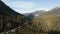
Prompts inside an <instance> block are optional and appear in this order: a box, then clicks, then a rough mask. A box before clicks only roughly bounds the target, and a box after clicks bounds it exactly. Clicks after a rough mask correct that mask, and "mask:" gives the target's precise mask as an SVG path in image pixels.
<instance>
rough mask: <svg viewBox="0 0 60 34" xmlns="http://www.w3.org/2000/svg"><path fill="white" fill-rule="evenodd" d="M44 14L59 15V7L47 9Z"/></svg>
mask: <svg viewBox="0 0 60 34" xmlns="http://www.w3.org/2000/svg"><path fill="white" fill-rule="evenodd" d="M45 14H46V15H60V7H54V8H53V9H51V10H49V11H48V12H47V13H45Z"/></svg>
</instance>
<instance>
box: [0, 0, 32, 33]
mask: <svg viewBox="0 0 60 34" xmlns="http://www.w3.org/2000/svg"><path fill="white" fill-rule="evenodd" d="M27 24H29V25H30V24H31V19H29V18H28V17H26V16H24V15H22V14H20V13H17V12H16V11H14V10H13V9H11V8H10V7H9V6H7V5H6V4H5V3H4V2H2V1H1V0H0V33H1V32H6V31H9V30H12V29H15V28H17V27H19V26H26V25H27Z"/></svg>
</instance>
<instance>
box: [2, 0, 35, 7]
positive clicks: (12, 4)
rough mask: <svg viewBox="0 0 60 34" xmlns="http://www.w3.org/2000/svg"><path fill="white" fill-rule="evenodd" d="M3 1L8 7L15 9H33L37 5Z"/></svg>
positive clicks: (8, 0)
mask: <svg viewBox="0 0 60 34" xmlns="http://www.w3.org/2000/svg"><path fill="white" fill-rule="evenodd" d="M2 1H4V2H5V3H6V4H7V5H8V6H10V7H15V8H32V7H33V6H34V5H35V3H32V2H25V1H12V0H2Z"/></svg>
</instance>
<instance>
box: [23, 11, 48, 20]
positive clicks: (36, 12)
mask: <svg viewBox="0 0 60 34" xmlns="http://www.w3.org/2000/svg"><path fill="white" fill-rule="evenodd" d="M46 12H47V11H45V10H40V11H35V12H32V13H26V14H24V15H25V16H27V17H29V18H30V19H33V18H34V17H35V16H39V15H42V14H45V13H46Z"/></svg>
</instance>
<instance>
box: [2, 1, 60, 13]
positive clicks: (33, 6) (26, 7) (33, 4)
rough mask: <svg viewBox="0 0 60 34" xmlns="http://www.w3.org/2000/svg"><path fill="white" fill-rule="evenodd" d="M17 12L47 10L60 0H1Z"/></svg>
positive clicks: (57, 4)
mask: <svg viewBox="0 0 60 34" xmlns="http://www.w3.org/2000/svg"><path fill="white" fill-rule="evenodd" d="M2 1H3V2H5V3H6V4H7V5H8V6H10V7H11V8H12V9H14V10H15V11H16V12H19V13H29V12H34V11H36V10H49V9H51V8H53V7H55V6H60V0H2Z"/></svg>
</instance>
